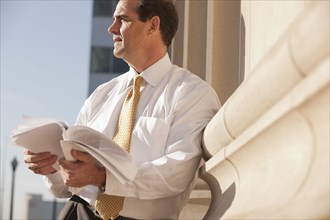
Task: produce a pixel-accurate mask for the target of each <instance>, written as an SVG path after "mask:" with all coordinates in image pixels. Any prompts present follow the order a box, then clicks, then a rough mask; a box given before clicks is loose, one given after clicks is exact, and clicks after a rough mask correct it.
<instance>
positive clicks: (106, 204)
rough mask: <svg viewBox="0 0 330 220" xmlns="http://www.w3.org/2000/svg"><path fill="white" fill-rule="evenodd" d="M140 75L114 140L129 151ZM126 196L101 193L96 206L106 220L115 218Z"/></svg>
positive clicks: (124, 105)
mask: <svg viewBox="0 0 330 220" xmlns="http://www.w3.org/2000/svg"><path fill="white" fill-rule="evenodd" d="M142 79H143V78H142V77H141V76H140V75H137V76H135V78H134V84H133V88H132V89H131V91H130V92H129V93H128V95H127V97H126V99H125V102H124V104H123V107H122V110H121V112H120V116H119V119H118V124H117V129H116V132H115V136H114V138H113V141H114V142H116V143H117V144H118V145H119V146H120V147H121V148H123V149H125V150H126V151H127V152H129V151H130V145H131V136H132V131H133V127H134V122H135V113H136V109H137V105H138V102H139V98H140V85H141V81H142ZM123 205H124V197H121V196H113V195H107V194H103V193H100V194H99V195H98V196H97V199H96V201H95V208H96V210H97V212H98V213H99V214H100V216H101V217H102V218H103V219H104V220H109V219H115V218H116V217H117V216H118V215H119V212H120V211H121V210H122V209H123Z"/></svg>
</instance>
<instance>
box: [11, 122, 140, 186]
mask: <svg viewBox="0 0 330 220" xmlns="http://www.w3.org/2000/svg"><path fill="white" fill-rule="evenodd" d="M23 121H24V123H23V124H20V125H18V126H17V128H16V129H15V130H13V135H12V136H11V140H12V142H13V143H15V144H17V145H20V146H23V147H24V148H26V149H29V150H30V151H32V152H34V153H40V152H50V153H52V154H54V155H57V156H58V158H59V159H60V158H62V157H65V159H67V160H71V161H73V160H74V158H73V157H72V155H71V150H72V149H77V150H82V151H86V152H88V153H89V154H90V155H92V156H93V157H94V158H95V159H96V160H97V161H98V162H99V163H100V164H101V165H102V166H104V167H105V168H106V169H107V170H109V171H110V172H111V173H112V174H113V175H114V176H115V177H116V178H118V180H119V181H120V182H122V183H126V182H128V183H131V182H132V181H133V180H134V178H135V175H136V173H137V167H136V166H135V165H134V164H133V162H132V158H131V156H130V154H129V153H127V152H126V151H125V150H123V149H122V148H121V147H120V146H118V145H117V144H116V143H115V142H113V141H112V140H111V139H109V138H108V137H107V136H105V135H104V134H102V133H100V132H98V131H96V130H94V129H91V128H88V127H86V126H72V127H69V128H68V126H67V123H66V122H63V121H59V120H56V119H48V118H40V117H31V116H24V117H23ZM54 167H55V166H54ZM55 169H58V167H55ZM74 190H75V192H77V191H79V190H80V188H76V189H74Z"/></svg>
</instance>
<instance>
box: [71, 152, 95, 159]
mask: <svg viewBox="0 0 330 220" xmlns="http://www.w3.org/2000/svg"><path fill="white" fill-rule="evenodd" d="M71 155H72V157H73V158H74V159H76V160H79V161H82V162H89V161H91V159H92V158H91V155H89V154H88V153H86V152H82V151H79V150H72V151H71Z"/></svg>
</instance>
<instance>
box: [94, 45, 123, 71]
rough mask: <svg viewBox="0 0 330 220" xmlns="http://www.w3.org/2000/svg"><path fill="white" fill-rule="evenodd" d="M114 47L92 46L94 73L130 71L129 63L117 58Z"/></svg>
mask: <svg viewBox="0 0 330 220" xmlns="http://www.w3.org/2000/svg"><path fill="white" fill-rule="evenodd" d="M112 51H113V47H92V53H91V72H92V73H124V72H127V71H128V69H129V68H128V65H127V64H126V63H125V62H124V61H123V60H122V59H118V58H116V57H115V56H114V55H113V53H112Z"/></svg>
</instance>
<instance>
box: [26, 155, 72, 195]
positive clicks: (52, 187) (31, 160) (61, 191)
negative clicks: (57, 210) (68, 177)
mask: <svg viewBox="0 0 330 220" xmlns="http://www.w3.org/2000/svg"><path fill="white" fill-rule="evenodd" d="M56 161H57V156H56V155H51V154H50V153H49V152H42V153H33V152H31V151H29V150H25V151H24V162H25V163H26V165H27V167H28V168H29V169H30V170H31V171H33V172H34V173H35V174H40V175H43V176H44V179H45V182H46V185H47V186H48V188H49V191H50V192H51V193H52V194H53V195H54V196H56V197H59V198H67V197H70V196H71V193H70V192H69V191H68V188H67V187H66V186H65V185H64V184H63V180H62V177H61V175H60V173H59V172H57V171H56V169H55V168H54V167H53V165H54V163H56Z"/></svg>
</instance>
